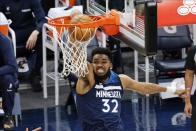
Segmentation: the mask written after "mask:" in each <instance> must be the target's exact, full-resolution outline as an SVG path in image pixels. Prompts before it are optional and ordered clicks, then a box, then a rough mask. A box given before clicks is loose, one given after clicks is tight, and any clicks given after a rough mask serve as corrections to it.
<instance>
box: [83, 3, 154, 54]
mask: <svg viewBox="0 0 196 131" xmlns="http://www.w3.org/2000/svg"><path fill="white" fill-rule="evenodd" d="M115 1H118V3H119V2H120V1H121V2H123V8H124V9H123V10H121V11H120V13H121V16H120V26H119V33H118V34H117V35H115V36H114V37H115V38H117V39H120V40H121V41H123V42H124V43H125V44H127V45H128V46H130V47H131V48H133V49H135V50H137V51H138V52H139V53H140V54H142V55H145V56H148V55H154V54H156V51H157V4H156V2H154V1H146V0H120V1H119V0H113V1H112V3H110V1H109V0H86V5H85V6H84V9H86V10H85V12H86V13H88V14H92V15H101V14H108V13H109V12H110V10H111V9H113V7H112V6H111V4H113V5H114V3H115ZM114 8H115V9H117V8H116V7H114Z"/></svg>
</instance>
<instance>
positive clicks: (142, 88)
mask: <svg viewBox="0 0 196 131" xmlns="http://www.w3.org/2000/svg"><path fill="white" fill-rule="evenodd" d="M137 86H138V88H137V89H138V92H139V93H141V94H155V93H159V92H166V91H167V88H165V87H162V86H159V85H157V84H153V83H143V82H139V84H138V85H137Z"/></svg>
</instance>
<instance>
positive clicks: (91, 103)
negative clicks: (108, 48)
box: [76, 71, 123, 131]
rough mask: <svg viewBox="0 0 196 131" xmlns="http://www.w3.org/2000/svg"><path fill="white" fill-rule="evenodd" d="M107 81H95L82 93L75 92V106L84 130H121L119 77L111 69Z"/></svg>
mask: <svg viewBox="0 0 196 131" xmlns="http://www.w3.org/2000/svg"><path fill="white" fill-rule="evenodd" d="M110 72H111V75H110V78H109V80H108V81H106V82H103V83H97V82H95V84H94V86H93V87H92V88H91V89H90V90H89V92H87V93H86V94H84V95H79V94H77V97H76V98H77V108H78V113H79V116H80V119H81V121H82V127H83V130H84V131H121V130H122V124H121V118H120V113H121V98H122V94H123V89H122V84H121V81H120V78H119V76H118V75H117V74H115V73H114V72H113V71H110Z"/></svg>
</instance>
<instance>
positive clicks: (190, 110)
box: [189, 107, 192, 117]
mask: <svg viewBox="0 0 196 131" xmlns="http://www.w3.org/2000/svg"><path fill="white" fill-rule="evenodd" d="M189 116H190V117H191V116H192V107H190V108H189Z"/></svg>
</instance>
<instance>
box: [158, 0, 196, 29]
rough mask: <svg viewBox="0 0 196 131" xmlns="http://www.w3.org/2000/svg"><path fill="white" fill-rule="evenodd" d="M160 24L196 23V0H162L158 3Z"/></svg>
mask: <svg viewBox="0 0 196 131" xmlns="http://www.w3.org/2000/svg"><path fill="white" fill-rule="evenodd" d="M157 22H158V26H171V25H184V24H195V23H196V1H195V0H162V2H161V3H158V4H157Z"/></svg>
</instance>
